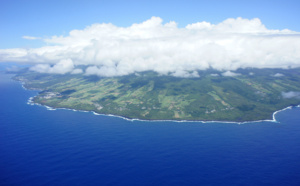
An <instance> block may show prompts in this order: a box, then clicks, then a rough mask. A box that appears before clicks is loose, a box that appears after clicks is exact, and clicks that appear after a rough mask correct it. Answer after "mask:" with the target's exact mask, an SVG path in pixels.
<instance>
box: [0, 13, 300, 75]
mask: <svg viewBox="0 0 300 186" xmlns="http://www.w3.org/2000/svg"><path fill="white" fill-rule="evenodd" d="M23 38H24V39H30V40H32V39H41V38H39V37H33V36H24V37H23ZM43 41H44V42H45V45H46V46H44V47H40V48H31V49H24V48H14V49H1V50H0V61H2V62H8V61H13V62H24V63H31V64H34V66H33V67H32V68H31V70H33V71H37V72H43V73H58V74H64V73H84V74H86V75H98V76H107V77H111V76H122V75H127V74H131V73H136V72H143V71H148V70H152V71H155V72H158V73H160V74H170V75H173V76H179V77H198V76H199V75H198V73H197V70H205V69H209V68H213V69H216V70H221V71H225V73H223V75H225V76H226V75H227V76H234V75H239V74H235V73H234V72H232V71H234V70H236V69H238V68H247V67H251V68H252V67H253V68H295V67H300V33H298V32H294V31H291V30H288V29H284V30H270V29H267V28H266V27H265V26H264V25H263V24H262V23H261V21H260V20H259V19H257V18H255V19H250V20H249V19H243V18H236V19H233V18H230V19H226V20H224V21H223V22H221V23H218V24H212V23H209V22H205V21H204V22H198V23H193V24H189V25H187V26H185V27H184V28H180V27H178V26H177V23H175V22H173V21H171V22H168V23H163V20H162V19H161V18H159V17H152V18H151V19H149V20H146V21H145V22H142V23H137V24H133V25H131V26H129V27H118V26H116V25H113V24H110V23H108V24H107V23H102V24H93V25H91V26H88V27H86V28H85V29H83V30H72V31H70V32H69V34H68V35H67V36H53V37H51V38H47V39H43ZM78 65H84V66H86V70H85V71H82V70H81V69H79V68H77V66H78Z"/></svg>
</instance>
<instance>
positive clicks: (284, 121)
mask: <svg viewBox="0 0 300 186" xmlns="http://www.w3.org/2000/svg"><path fill="white" fill-rule="evenodd" d="M10 77H11V75H5V74H1V73H0V185H300V108H299V107H294V108H292V109H287V110H285V111H282V112H279V113H278V114H276V119H277V120H278V121H279V122H278V123H276V122H255V123H247V124H234V123H200V122H199V123H198V122H144V121H127V120H124V119H122V118H117V117H110V116H101V115H94V114H93V113H90V112H78V111H71V110H62V109H59V110H47V109H46V108H45V107H43V106H38V105H29V104H27V101H28V99H29V98H30V97H32V96H34V95H36V94H37V91H29V90H24V89H23V88H22V86H21V84H20V82H15V81H13V80H11V79H10Z"/></svg>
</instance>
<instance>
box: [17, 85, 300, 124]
mask: <svg viewBox="0 0 300 186" xmlns="http://www.w3.org/2000/svg"><path fill="white" fill-rule="evenodd" d="M18 82H20V83H21V86H22V88H23V89H24V90H26V91H28V90H33V91H42V90H41V89H28V88H26V87H25V86H24V85H25V82H22V81H18ZM34 97H35V96H32V97H30V98H29V99H28V101H27V104H29V105H38V106H43V107H45V108H46V109H47V110H50V111H51V110H58V109H62V110H71V111H74V112H91V113H93V114H94V115H100V116H109V117H116V118H121V119H124V120H126V121H131V122H134V121H142V122H176V123H204V124H206V123H230V124H247V123H258V122H273V123H280V122H279V121H277V120H276V114H277V113H279V112H281V111H284V110H287V109H292V107H293V106H288V107H286V108H283V109H280V110H277V111H275V112H273V114H272V119H265V120H253V121H214V120H212V121H203V120H145V119H138V118H127V117H124V116H119V115H113V114H99V113H96V112H95V111H86V110H76V109H70V108H53V107H50V106H47V105H42V104H39V103H34V102H33V98H34ZM296 107H300V105H297V106H296Z"/></svg>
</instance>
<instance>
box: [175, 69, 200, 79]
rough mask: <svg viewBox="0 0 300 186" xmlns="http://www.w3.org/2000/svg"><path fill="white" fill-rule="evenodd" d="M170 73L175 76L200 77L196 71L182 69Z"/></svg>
mask: <svg viewBox="0 0 300 186" xmlns="http://www.w3.org/2000/svg"><path fill="white" fill-rule="evenodd" d="M171 75H172V76H175V77H185V78H196V77H200V75H199V74H198V72H197V71H193V72H188V71H183V70H177V71H175V72H173V73H171Z"/></svg>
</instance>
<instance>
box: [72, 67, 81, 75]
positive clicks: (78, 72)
mask: <svg viewBox="0 0 300 186" xmlns="http://www.w3.org/2000/svg"><path fill="white" fill-rule="evenodd" d="M82 73H83V70H82V69H79V68H77V69H74V70H73V71H72V72H71V74H82Z"/></svg>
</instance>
